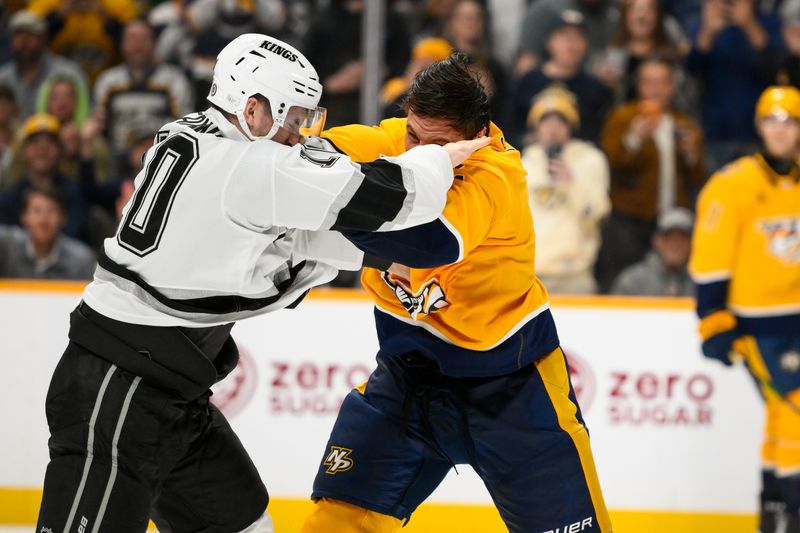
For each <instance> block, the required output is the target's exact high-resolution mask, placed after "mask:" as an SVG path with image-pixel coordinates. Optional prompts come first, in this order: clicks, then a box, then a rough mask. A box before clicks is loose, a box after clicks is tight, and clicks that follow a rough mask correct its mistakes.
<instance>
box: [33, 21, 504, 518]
mask: <svg viewBox="0 0 800 533" xmlns="http://www.w3.org/2000/svg"><path fill="white" fill-rule="evenodd" d="M321 90H322V87H321V86H320V84H319V82H318V77H317V74H316V72H315V70H314V68H313V67H312V66H311V65H310V64H309V62H308V61H307V60H306V58H305V57H303V55H302V54H300V53H299V52H298V51H297V50H295V49H294V48H292V47H290V46H288V45H286V44H285V43H282V42H280V41H278V40H276V39H272V38H270V37H267V36H264V35H257V34H248V35H243V36H241V37H238V38H237V39H235V40H234V41H232V42H231V43H230V44H229V45H228V46H227V47H226V48H225V49H223V50H222V52H221V53H220V55H219V56H218V60H217V64H216V67H215V72H214V84H213V86H212V88H211V91H210V94H209V96H208V99H209V102H210V103H211V104H212V109H209V110H208V111H206V112H203V113H197V114H194V115H189V116H187V117H184V118H183V119H180V120H178V121H177V122H174V123H171V124H168V125H166V126H164V127H163V128H162V129H161V131H160V132H159V133H158V136H157V139H156V140H157V143H156V144H155V146H153V147H152V148H151V149H150V150H149V151H148V152H147V155H146V158H145V166H144V169H143V170H142V172H140V173H139V175H138V176H137V177H136V180H135V183H136V191H135V193H134V195H133V197H132V199H131V201H130V202H129V204H128V206H127V207H126V209H125V211H124V216H123V219H122V221H121V223H120V226H119V229H118V231H117V234H116V237H115V238H111V239H108V240H106V242H105V253H104V254H103V255H102V256H101V257H100V259H99V267H98V269H97V271H96V273H95V279H94V282H93V283H92V284H90V285H89V286H88V287H87V288H86V290H85V292H84V294H83V302H82V303H81V304H80V305H79V306H78V308H77V309H76V310H75V311H74V312H73V313H72V315H71V327H70V333H69V338H70V342H69V345H68V347H67V349H66V351H65V353H64V355H63V356H62V358H61V361H60V362H59V364H58V366H57V368H56V370H55V372H54V375H53V378H52V382H51V386H50V389H49V392H48V396H47V407H46V408H47V419H48V424H49V427H50V433H51V438H50V441H49V446H50V458H51V460H50V463H49V465H48V467H47V474H46V477H45V484H44V497H43V501H42V507H41V513H40V515H39V525H38V526H37V531H65V532H72V531H80V532H90V531H91V532H97V531H114V532H143V531H145V530H146V528H147V523H148V519H149V518H150V517H151V513H152V517H153V519H154V520H155V522H156V524H157V526H158V528H159V530H160V531H161V532H162V533H164V532H168V531H174V532H178V533H183V532H188V531H215V532H220V533H226V532H230V533H234V532H237V531H248V532H266V531H271V530H272V527H271V521H270V518H269V515H268V514H265V509H266V506H267V500H268V496H267V491H266V489H265V487H264V485H263V483H262V482H261V479H260V477H259V475H258V473H257V472H256V469H255V467H254V466H253V464H252V462H251V460H250V458H249V457H248V455H247V453H246V452H245V451H244V449H243V447H242V445H241V443H240V442H239V440H238V438H237V437H236V435H235V434H234V433H233V432H232V430H231V429H230V426H229V425H228V423H227V421H226V420H225V418H224V417H223V416H222V415H221V414H220V412H219V411H218V410H217V409H216V408H215V407H214V406H213V405H211V404H209V401H208V398H209V396H210V391H209V387H210V386H211V385H212V384H214V383H215V382H216V381H218V380H219V379H221V378H222V377H224V376H225V375H226V374H227V373H228V372H230V371H231V370H232V369H233V368H234V366H235V365H236V362H237V359H238V352H237V350H236V345H235V343H234V342H233V339H232V338H231V337H230V330H231V328H232V325H233V324H232V323H233V322H234V321H236V320H238V319H242V318H246V317H248V316H252V315H256V314H259V313H266V312H269V311H273V310H277V309H282V308H285V307H290V306H292V305H294V304H296V303H297V302H298V301H299V299H301V298H302V296H303V295H304V294H305V293H306V292H307V291H308V290H309V289H310V288H311V287H313V286H315V285H318V284H321V283H325V282H327V281H329V280H330V279H332V278H333V277H334V275H335V274H336V272H337V268H350V269H357V268H359V267H360V266H361V263H362V258H363V254H362V253H361V252H360V251H358V250H356V249H355V247H353V246H352V245H349V243H348V242H347V241H346V240H344V239H343V238H342V236H341V234H339V233H336V232H333V231H326V230H330V229H337V230H338V229H351V230H367V231H372V230H378V229H381V230H390V229H403V228H407V227H410V226H413V225H415V224H420V223H425V222H429V221H431V220H433V219H435V218H436V217H437V216H438V215H439V214H440V213H441V210H442V208H443V206H444V204H445V200H446V194H447V190H448V189H449V187H450V185H451V183H452V180H453V170H452V166H453V165H454V164H458V163H460V162H461V161H462V160H463V159H464V158H465V157H466V156H467V155H468V154H470V153H471V152H472V151H473V150H475V149H477V148H479V147H481V146H484V145H486V143H487V142H488V140H478V141H474V142H472V141H471V142H467V143H461V144H458V145H449V146H446V147H445V148H444V149H442V148H441V147H436V146H433V147H430V146H429V147H421V148H419V149H417V150H412V151H410V152H408V153H406V154H404V155H401V156H399V157H395V158H393V157H389V158H384V159H381V160H377V161H375V162H373V163H370V164H361V165H358V164H354V163H353V162H352V161H351V160H350V159H349V158H347V157H346V156H343V155H341V154H337V153H336V152H335V151H333V150H332V149H330V147H329V146H327V143H325V142H322V141H320V140H319V139H317V140H313V139H311V140H309V141H308V142H307V143H306V144H305V145H302V144H300V143H299V142H300V141H301V139H302V137H301V134H302V133H304V132H305V133H310V132H311V130H312V129H313V128H314V127H315V126H316V127H317V128H318V129H321V127H322V122H323V118H324V113H323V111H322V110H321V109H319V108H317V103H318V101H319V97H320V92H321ZM303 128H308V129H305V130H304V129H303ZM251 141H252V142H251ZM374 159H377V156H376V157H375V158H374Z"/></svg>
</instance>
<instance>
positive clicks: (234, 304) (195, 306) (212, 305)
mask: <svg viewBox="0 0 800 533" xmlns="http://www.w3.org/2000/svg"><path fill="white" fill-rule="evenodd" d="M97 264H98V265H99V266H100V267H101V268H103V269H105V270H107V271H108V272H111V273H112V274H114V275H115V276H119V277H120V278H123V279H126V280H128V281H130V282H132V283H135V284H136V285H138V286H139V287H140V288H141V289H143V290H144V291H145V292H147V294H149V295H150V296H152V297H153V298H155V299H156V300H157V301H158V302H159V303H161V304H163V305H165V306H167V307H169V308H171V309H174V310H176V311H181V312H183V313H203V314H212V315H225V314H229V313H238V312H241V311H256V310H258V309H263V308H264V307H268V306H270V305H272V304H274V303H275V302H277V301H278V300H280V299H281V298H282V297H283V295H284V294H285V293H286V292H288V291H289V290H290V289H291V287H292V285H294V281H295V279H296V278H297V276H298V275H299V274H300V271H301V270H303V267H305V266H306V262H305V261H302V262H300V263H298V264H296V265H295V266H293V267H291V268H290V269H289V275H288V277H287V278H286V279H285V280H284V281H282V282H281V283H278V284H277V285H276V286H275V288H277V289H278V293H277V294H276V295H274V296H270V297H268V298H246V297H244V296H238V295H233V294H232V295H225V296H207V297H205V298H189V299H185V300H177V299H173V298H168V297H167V296H164V295H163V294H161V293H160V292H158V290H157V289H155V288H154V287H153V286H151V285H150V284H149V283H147V282H146V281H145V280H143V279H142V277H141V276H139V274H137V273H136V272H134V271H132V270H130V269H129V268H126V267H125V266H123V265H120V264H119V263H116V262H115V261H113V260H112V259H111V258H109V257H108V256H107V255H106V254H105V252H103V253H101V254H100V256H99V257H98V258H97ZM303 296H305V295H303ZM296 303H299V302H296ZM296 303H295V304H293V305H296Z"/></svg>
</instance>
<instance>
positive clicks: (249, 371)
mask: <svg viewBox="0 0 800 533" xmlns="http://www.w3.org/2000/svg"><path fill="white" fill-rule="evenodd" d="M237 346H238V348H239V362H238V363H237V364H236V368H234V369H233V371H232V372H231V373H230V374H228V376H227V377H225V379H223V380H222V381H220V382H219V383H216V384H214V386H213V387H211V390H212V392H213V393H214V394H213V395H212V396H211V402H212V403H213V404H214V405H216V406H217V409H219V410H220V411H222V414H224V415H225V416H226V417H227V418H228V419H231V418H233V417H234V416H236V415H238V414H239V413H240V412H241V411H242V409H244V408H245V406H246V405H247V404H248V403H250V400H251V399H252V398H253V395H254V394H255V392H256V385H257V384H258V370H256V363H255V361H254V360H253V358H252V356H251V355H250V352H248V351H247V350H245V349H244V348H243V347H242V346H240V345H237Z"/></svg>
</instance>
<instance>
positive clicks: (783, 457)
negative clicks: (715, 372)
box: [690, 87, 800, 533]
mask: <svg viewBox="0 0 800 533" xmlns="http://www.w3.org/2000/svg"><path fill="white" fill-rule="evenodd" d="M756 125H757V127H758V132H759V134H760V136H761V138H762V140H763V149H762V150H761V151H760V152H758V153H756V154H754V155H752V156H748V157H743V158H741V159H738V160H736V161H734V162H733V163H731V164H729V165H728V166H727V167H725V168H723V169H722V170H720V171H719V172H718V173H716V174H715V175H714V176H712V178H711V180H710V181H709V182H708V184H707V185H706V186H705V188H704V189H703V191H702V193H701V195H700V198H699V201H698V206H697V223H696V225H695V232H694V241H693V252H692V258H691V262H690V270H691V273H692V276H693V278H694V279H695V281H696V283H697V312H698V314H699V315H700V319H701V321H700V332H701V334H702V337H703V353H704V354H705V355H706V356H707V357H711V358H713V359H717V360H719V361H722V362H723V363H724V364H726V365H730V364H731V358H730V357H729V354H730V353H731V351H735V352H736V353H738V354H741V355H743V356H744V359H745V361H746V363H747V366H748V368H749V370H750V372H751V373H752V374H753V376H754V377H755V378H756V381H757V382H758V383H759V384H760V385H761V391H762V393H763V396H764V399H765V401H766V418H767V423H766V435H765V437H764V443H763V446H762V460H763V489H762V494H761V533H777V532H782V533H798V532H800V183H798V179H800V172H799V171H798V164H797V161H798V156H800V149H798V146H800V91H798V90H797V89H795V88H793V87H770V88H769V89H767V90H766V91H765V92H764V93H763V94H762V95H761V98H760V99H759V101H758V104H757V107H756Z"/></svg>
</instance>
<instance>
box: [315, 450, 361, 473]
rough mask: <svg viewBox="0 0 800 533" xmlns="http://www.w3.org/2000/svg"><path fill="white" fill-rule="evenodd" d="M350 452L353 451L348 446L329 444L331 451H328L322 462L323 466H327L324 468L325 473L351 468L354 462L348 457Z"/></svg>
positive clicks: (344, 470) (345, 470)
mask: <svg viewBox="0 0 800 533" xmlns="http://www.w3.org/2000/svg"><path fill="white" fill-rule="evenodd" d="M351 453H353V450H351V449H350V448H342V447H341V446H331V451H330V452H328V455H327V456H326V457H325V460H324V461H323V462H322V464H323V465H324V466H327V467H328V468H326V469H325V473H326V474H338V473H339V472H347V471H348V470H350V469H351V468H353V465H354V464H355V462H354V461H353V459H351V458H350V454H351Z"/></svg>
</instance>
